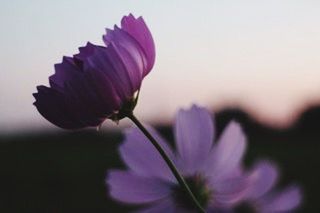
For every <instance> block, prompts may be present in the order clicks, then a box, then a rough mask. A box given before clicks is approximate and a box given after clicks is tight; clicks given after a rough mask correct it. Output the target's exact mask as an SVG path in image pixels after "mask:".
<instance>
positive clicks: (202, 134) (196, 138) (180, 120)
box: [175, 105, 214, 175]
mask: <svg viewBox="0 0 320 213" xmlns="http://www.w3.org/2000/svg"><path fill="white" fill-rule="evenodd" d="M175 136H176V143H177V151H178V155H179V157H180V160H181V162H179V167H181V169H182V170H183V171H182V172H183V173H185V174H188V175H192V174H193V173H195V172H196V171H199V169H200V167H202V166H203V162H204V161H205V159H206V158H207V156H208V154H209V152H210V149H211V146H212V143H213V136H214V128H213V123H212V119H211V115H210V114H209V113H208V111H207V110H205V109H204V108H201V107H198V106H196V105H193V106H192V107H191V109H190V110H180V111H179V112H178V115H177V117H176V123H175Z"/></svg>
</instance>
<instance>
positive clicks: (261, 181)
mask: <svg viewBox="0 0 320 213" xmlns="http://www.w3.org/2000/svg"><path fill="white" fill-rule="evenodd" d="M250 179H251V181H250V182H251V184H250V187H249V190H248V199H249V202H250V204H251V206H252V208H253V209H254V210H256V211H257V212H262V213H276V212H292V211H293V210H294V209H295V208H297V207H298V206H299V205H300V203H301V199H302V195H301V191H300V188H299V187H298V186H296V185H292V186H289V187H287V188H286V189H284V190H283V191H277V190H275V189H272V188H273V187H274V185H275V184H276V182H277V179H278V170H277V168H276V167H275V166H274V165H273V163H271V162H268V161H261V162H258V163H256V165H255V166H254V168H253V170H252V172H251V174H250Z"/></svg>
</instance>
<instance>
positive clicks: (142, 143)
mask: <svg viewBox="0 0 320 213" xmlns="http://www.w3.org/2000/svg"><path fill="white" fill-rule="evenodd" d="M148 130H149V131H150V132H151V134H152V135H153V137H155V139H156V140H157V141H158V143H159V144H160V145H161V146H162V148H163V149H164V150H165V152H166V153H167V154H168V156H169V157H170V159H172V160H173V159H174V154H173V153H172V151H171V148H170V147H169V146H168V144H167V143H166V142H165V141H164V139H162V138H161V137H160V136H159V135H158V134H157V133H156V131H154V130H153V129H152V128H148ZM120 153H121V157H122V159H123V161H124V162H125V163H126V164H127V166H128V167H129V168H130V169H131V170H132V171H134V172H135V173H137V174H139V175H141V176H145V177H157V178H160V179H162V180H164V181H170V182H175V178H174V177H173V175H172V172H171V170H170V169H169V167H168V165H167V164H166V163H165V161H164V160H163V158H162V157H161V156H160V154H159V153H158V151H157V150H156V149H155V147H154V146H153V145H152V144H151V142H150V141H149V140H148V139H147V138H146V136H145V135H144V134H142V133H141V131H140V130H139V129H137V128H132V129H130V131H127V132H126V139H125V142H124V143H123V144H122V145H121V147H120Z"/></svg>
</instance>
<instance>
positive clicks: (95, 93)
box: [64, 71, 120, 126]
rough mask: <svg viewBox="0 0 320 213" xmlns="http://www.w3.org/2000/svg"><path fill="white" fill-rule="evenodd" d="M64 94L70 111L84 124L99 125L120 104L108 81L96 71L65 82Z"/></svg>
mask: <svg viewBox="0 0 320 213" xmlns="http://www.w3.org/2000/svg"><path fill="white" fill-rule="evenodd" d="M104 89H106V90H104ZM103 93H104V94H103ZM64 94H65V95H66V97H67V99H66V102H67V104H68V106H70V111H72V112H73V113H74V114H75V116H76V117H77V118H79V120H81V121H82V122H83V123H85V124H86V126H97V125H99V124H100V123H101V122H103V120H104V119H105V118H106V117H108V116H109V115H110V114H112V113H113V111H114V110H117V109H119V105H120V104H119V100H118V96H117V95H115V94H114V92H113V88H112V85H111V84H110V82H108V81H107V79H103V78H102V77H101V75H100V76H99V73H98V72H96V71H87V72H84V73H83V74H82V75H78V76H77V78H74V79H73V80H72V81H70V82H66V83H65V88H64ZM101 97H105V98H104V99H102V98H101Z"/></svg>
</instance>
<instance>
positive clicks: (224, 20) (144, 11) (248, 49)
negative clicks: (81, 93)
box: [0, 0, 320, 132]
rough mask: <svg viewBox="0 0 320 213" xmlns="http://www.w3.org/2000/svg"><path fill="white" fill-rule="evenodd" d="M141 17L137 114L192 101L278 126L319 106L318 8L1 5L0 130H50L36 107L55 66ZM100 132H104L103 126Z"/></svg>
mask: <svg viewBox="0 0 320 213" xmlns="http://www.w3.org/2000/svg"><path fill="white" fill-rule="evenodd" d="M129 13H132V14H134V15H135V16H143V17H144V19H145V21H146V23H147V24H148V26H149V28H150V30H151V32H152V35H153V37H154V40H155V44H156V55H157V56H156V64H155V67H154V69H153V70H152V72H151V73H150V74H149V75H148V76H147V77H146V78H145V80H144V82H143V86H142V90H141V95H140V100H139V104H138V106H137V108H136V114H137V116H138V117H140V118H141V119H142V120H144V121H146V122H152V121H158V122H166V121H171V120H172V119H173V116H174V114H175V112H176V111H177V110H178V109H179V108H181V107H183V108H186V107H189V106H190V105H191V104H192V103H197V104H199V105H203V106H205V107H208V108H209V109H214V110H216V111H219V110H221V109H222V108H224V107H230V106H238V107H240V108H242V109H245V110H247V111H249V112H250V113H251V114H252V115H254V116H255V117H256V118H258V119H259V120H260V121H261V122H264V123H267V124H270V125H276V126H283V125H287V124H288V123H290V122H292V120H293V119H294V118H295V116H296V115H297V113H298V112H299V111H300V110H301V109H302V108H303V107H304V106H305V105H306V104H308V103H320V60H319V59H320V58H319V57H320V28H319V23H320V1H316V0H303V1H302V0H299V1H298V0H282V1H278V0H269V1H257V0H251V1H249V0H242V1H238V0H226V1H221V0H203V1H194V0H193V1H187V0H161V1H150V0H140V1H133V0H121V1H110V0H103V1H95V0H92V1H84V0H55V1H49V0H28V1H27V0H10V1H9V0H5V1H2V2H1V7H0V26H1V28H0V38H1V39H0V46H1V48H2V50H1V51H0V132H16V131H19V130H22V129H28V130H30V131H36V130H39V129H43V128H47V129H55V128H56V127H54V126H53V125H52V124H50V123H49V122H48V121H46V120H45V119H44V118H43V117H42V116H41V115H40V114H39V113H38V112H37V110H36V108H35V107H34V106H33V105H32V103H33V102H34V98H33V97H32V93H34V92H35V91H36V86H37V85H40V84H43V85H48V76H50V75H52V74H53V73H54V69H53V65H54V64H55V63H59V62H61V59H62V56H64V55H67V56H71V55H73V54H75V53H77V52H78V47H80V46H83V45H85V43H86V42H87V41H90V42H92V43H95V44H103V43H102V39H101V38H102V34H104V32H105V28H112V27H113V25H114V24H119V23H120V20H121V18H122V16H123V15H127V14H129ZM108 125H109V124H106V125H105V126H108Z"/></svg>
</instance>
